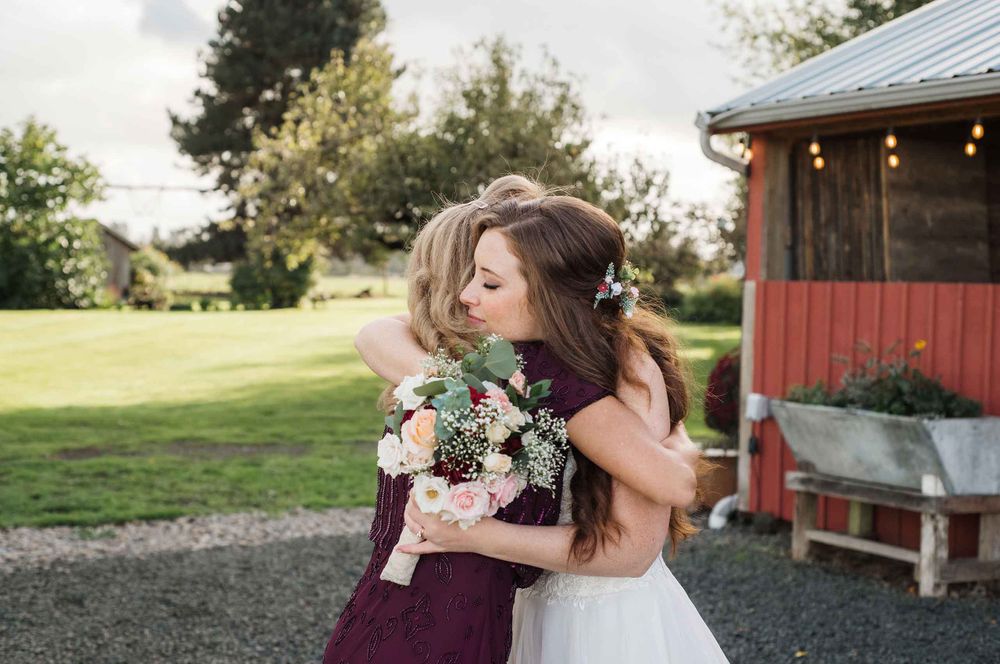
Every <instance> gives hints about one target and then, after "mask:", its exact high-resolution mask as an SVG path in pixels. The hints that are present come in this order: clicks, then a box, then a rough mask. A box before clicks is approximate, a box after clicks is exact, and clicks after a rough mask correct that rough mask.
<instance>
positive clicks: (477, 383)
mask: <svg viewBox="0 0 1000 664" xmlns="http://www.w3.org/2000/svg"><path fill="white" fill-rule="evenodd" d="M462 379H463V380H465V382H466V383H467V384H468V385H469V386H471V387H474V388H475V389H476V390H477V391H479V392H484V393H485V392H486V386H485V385H483V381H482V380H480V379H479V377H478V376H476V375H475V374H471V373H467V374H465V375H464V376H463V377H462Z"/></svg>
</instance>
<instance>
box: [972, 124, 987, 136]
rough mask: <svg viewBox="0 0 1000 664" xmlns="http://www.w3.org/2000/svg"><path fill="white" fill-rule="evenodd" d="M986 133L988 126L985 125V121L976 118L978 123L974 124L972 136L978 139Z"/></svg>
mask: <svg viewBox="0 0 1000 664" xmlns="http://www.w3.org/2000/svg"><path fill="white" fill-rule="evenodd" d="M985 135H986V128H985V127H983V123H982V122H980V121H979V120H976V124H974V125H972V137H973V138H974V139H976V140H977V141H978V140H979V139H980V138H982V137H983V136H985Z"/></svg>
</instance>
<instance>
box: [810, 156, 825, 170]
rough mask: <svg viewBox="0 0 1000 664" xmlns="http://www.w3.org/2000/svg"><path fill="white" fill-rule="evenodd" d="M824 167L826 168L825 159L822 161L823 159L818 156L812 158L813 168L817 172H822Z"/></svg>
mask: <svg viewBox="0 0 1000 664" xmlns="http://www.w3.org/2000/svg"><path fill="white" fill-rule="evenodd" d="M825 166H826V159H823V157H821V156H819V155H816V156H815V157H814V158H813V168H815V169H816V170H817V171H821V170H823V168H824V167H825Z"/></svg>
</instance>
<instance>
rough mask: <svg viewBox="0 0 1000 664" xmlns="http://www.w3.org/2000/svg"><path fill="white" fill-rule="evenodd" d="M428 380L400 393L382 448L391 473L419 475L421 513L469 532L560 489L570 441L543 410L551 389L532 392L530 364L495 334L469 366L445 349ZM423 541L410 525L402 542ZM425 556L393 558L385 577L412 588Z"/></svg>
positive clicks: (412, 380) (411, 382) (537, 387)
mask: <svg viewBox="0 0 1000 664" xmlns="http://www.w3.org/2000/svg"><path fill="white" fill-rule="evenodd" d="M423 368H424V371H423V373H420V374H417V375H416V376H407V377H406V378H405V379H404V380H403V381H402V383H401V384H400V385H399V387H397V388H396V390H395V392H394V393H393V394H394V395H395V397H396V400H397V404H396V409H395V411H394V412H393V414H391V415H389V416H388V417H386V426H387V427H388V428H389V429H390V432H389V433H387V434H386V435H385V436H384V437H383V438H382V440H380V441H379V444H378V465H379V467H380V468H382V470H384V471H385V472H386V473H387V474H388V475H390V476H392V477H396V476H397V475H399V474H401V473H403V474H407V475H411V476H412V477H413V491H414V498H415V500H416V503H417V505H418V506H419V508H420V510H421V511H422V512H424V513H427V514H437V515H439V516H440V517H441V519H443V520H444V521H446V522H449V523H458V525H459V526H460V527H461V528H463V529H464V528H469V527H470V526H472V525H473V524H475V523H476V522H477V521H479V520H480V519H481V518H483V517H484V516H493V515H494V514H496V513H497V511H498V510H499V509H500V508H502V507H506V506H507V505H509V504H510V503H511V501H513V500H514V499H515V498H516V497H517V496H518V495H519V494H520V493H521V491H523V490H524V489H525V487H527V486H529V485H531V486H534V487H539V488H545V489H549V490H553V489H554V487H555V482H556V481H557V479H558V478H557V475H558V471H559V469H560V468H561V465H562V464H561V461H562V459H563V457H564V455H565V453H566V449H567V445H568V440H567V435H566V423H565V422H564V421H563V420H562V419H560V418H557V417H555V416H554V415H553V414H552V412H551V411H550V410H548V409H545V408H538V404H539V402H540V401H541V400H542V399H544V398H545V397H547V396H548V395H549V386H550V384H551V381H549V380H542V381H539V382H537V383H534V384H532V385H526V384H525V377H524V374H523V373H521V370H522V369H523V360H522V358H521V357H520V356H518V355H517V354H516V353H515V352H514V347H513V346H512V345H511V344H510V342H508V341H505V340H504V339H502V338H500V337H498V336H496V335H491V336H489V337H485V338H483V339H481V340H480V341H479V343H478V344H477V345H476V349H475V350H474V351H472V352H470V353H468V354H467V355H465V357H463V358H462V359H461V360H455V359H451V358H450V357H449V356H448V355H447V354H446V353H445V352H444V351H442V350H439V351H438V352H437V353H436V354H435V355H434V356H432V357H431V358H429V359H428V360H427V361H426V362H425V363H424V367H423ZM419 541H420V536H419V535H418V534H417V533H413V532H411V531H410V530H409V529H408V528H406V527H405V526H404V528H403V532H402V534H401V535H400V538H399V544H413V543H415V542H419ZM418 559H419V556H415V555H412V554H408V553H403V552H400V551H393V553H392V554H391V555H390V557H389V560H388V561H387V563H386V565H385V568H384V569H383V570H382V574H381V575H380V578H382V579H383V580H384V581H392V582H394V583H398V584H400V585H404V586H405V585H409V583H410V579H411V577H412V575H413V570H414V569H415V568H416V565H417V560H418Z"/></svg>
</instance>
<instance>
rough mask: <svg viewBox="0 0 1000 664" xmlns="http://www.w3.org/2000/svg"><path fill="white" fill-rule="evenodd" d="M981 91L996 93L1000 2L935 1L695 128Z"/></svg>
mask: <svg viewBox="0 0 1000 664" xmlns="http://www.w3.org/2000/svg"><path fill="white" fill-rule="evenodd" d="M904 92H905V94H900V93H904ZM987 94H1000V0H937V1H936V2H932V3H930V4H928V5H925V6H923V7H921V8H920V9H917V10H915V11H912V12H910V13H909V14H906V15H904V16H902V17H900V18H898V19H896V20H894V21H890V22H889V23H886V24H885V25H882V26H880V27H878V28H875V29H874V30H871V31H869V32H867V33H865V34H863V35H861V36H860V37H857V38H855V39H852V40H850V41H848V42H846V43H844V44H841V45H840V46H837V47H836V48H833V49H831V50H829V51H827V52H826V53H823V54H822V55H818V56H816V57H815V58H811V59H809V60H807V61H805V62H803V63H802V64H800V65H798V66H796V67H794V68H793V69H791V70H789V71H788V72H786V73H784V74H782V75H780V76H778V77H777V78H775V79H773V80H771V81H769V82H767V83H765V84H763V85H761V86H759V87H757V88H754V89H753V90H750V91H749V92H747V93H745V94H743V95H740V96H739V97H736V98H735V99H733V100H731V101H729V102H726V103H725V104H722V105H720V106H717V107H716V108H713V109H711V110H710V111H707V113H705V114H703V117H702V119H701V120H700V121H699V124H700V125H707V127H708V128H710V129H712V130H715V131H718V130H725V129H726V128H728V127H736V126H744V127H745V126H748V125H752V124H761V123H763V122H776V121H781V120H788V119H798V118H804V117H813V116H821V115H827V114H830V113H834V112H835V113H844V112H850V111H852V110H867V109H872V108H879V107H884V106H900V105H906V104H907V103H921V102H923V101H940V100H942V99H961V98H964V97H966V96H969V97H974V96H981V95H987ZM927 95H929V96H928V98H927V99H925V98H924V97H925V96H927Z"/></svg>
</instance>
